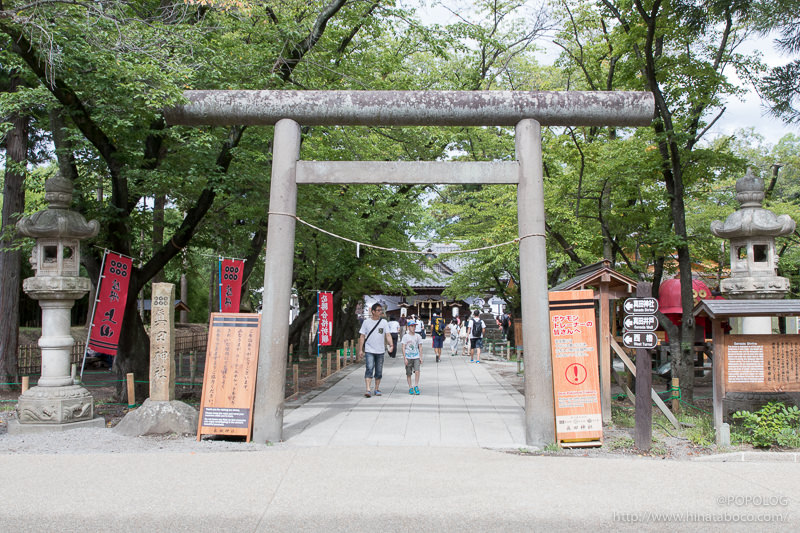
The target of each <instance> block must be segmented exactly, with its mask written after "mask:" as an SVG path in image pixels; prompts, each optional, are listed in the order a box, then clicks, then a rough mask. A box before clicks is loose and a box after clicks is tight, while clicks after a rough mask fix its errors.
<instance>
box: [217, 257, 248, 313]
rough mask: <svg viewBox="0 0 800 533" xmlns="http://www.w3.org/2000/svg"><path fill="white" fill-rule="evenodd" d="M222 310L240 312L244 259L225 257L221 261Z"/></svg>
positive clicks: (220, 289) (220, 288) (220, 287)
mask: <svg viewBox="0 0 800 533" xmlns="http://www.w3.org/2000/svg"><path fill="white" fill-rule="evenodd" d="M219 270H220V277H219V279H220V283H219V291H220V292H219V294H220V297H219V299H220V306H219V307H220V312H221V313H238V312H239V303H240V298H241V295H242V277H244V261H242V260H241V259H224V260H223V261H222V262H221V263H220V268H219Z"/></svg>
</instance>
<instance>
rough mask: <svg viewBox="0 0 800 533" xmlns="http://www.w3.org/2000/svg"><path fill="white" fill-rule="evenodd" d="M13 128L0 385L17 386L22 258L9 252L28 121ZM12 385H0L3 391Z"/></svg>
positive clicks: (1, 263)
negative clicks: (12, 384)
mask: <svg viewBox="0 0 800 533" xmlns="http://www.w3.org/2000/svg"><path fill="white" fill-rule="evenodd" d="M19 85H21V80H20V79H19V78H18V77H17V76H12V77H11V80H10V91H11V92H14V91H15V90H16V88H17V87H19ZM9 122H10V123H11V124H12V127H11V130H9V132H8V134H7V136H6V171H5V180H4V182H3V212H2V235H1V236H0V237H1V238H2V240H0V273H2V275H0V383H16V382H17V381H19V380H18V378H19V373H18V370H17V349H18V347H17V346H18V344H19V293H20V275H21V271H22V265H21V263H20V261H21V259H22V254H21V253H20V251H19V250H12V249H10V247H11V245H12V244H13V242H12V236H13V235H14V234H15V233H16V232H15V231H14V229H13V228H14V225H15V224H16V222H17V220H18V219H19V216H20V215H21V214H22V212H23V211H24V209H25V166H26V163H27V159H28V118H27V117H25V116H22V115H19V114H16V113H15V114H13V115H11V117H9ZM11 388H12V386H11V385H2V384H0V390H10V389H11Z"/></svg>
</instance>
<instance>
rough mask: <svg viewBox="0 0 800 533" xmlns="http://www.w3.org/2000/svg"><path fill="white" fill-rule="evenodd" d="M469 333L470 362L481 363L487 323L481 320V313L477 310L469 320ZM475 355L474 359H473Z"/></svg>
mask: <svg viewBox="0 0 800 533" xmlns="http://www.w3.org/2000/svg"><path fill="white" fill-rule="evenodd" d="M467 330H468V331H469V362H470V363H472V362H473V361H474V362H475V363H480V362H481V348H483V332H484V331H486V322H484V321H483V320H481V312H480V311H478V310H477V309H476V310H475V312H474V313H472V318H470V319H469V320H467ZM473 355H474V357H473Z"/></svg>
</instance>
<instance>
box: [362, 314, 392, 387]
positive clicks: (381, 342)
mask: <svg viewBox="0 0 800 533" xmlns="http://www.w3.org/2000/svg"><path fill="white" fill-rule="evenodd" d="M382 313H383V307H381V304H379V303H374V304H372V307H371V308H370V318H367V319H366V320H364V322H363V323H362V324H361V330H360V331H359V333H360V336H359V338H358V357H359V358H361V357H364V361H365V362H366V366H367V370H366V372H365V373H364V380H365V381H366V384H367V392H365V393H364V396H366V397H367V398H369V397H370V396H372V394H373V392H372V378H373V374H374V376H375V392H374V394H375V396H380V395H381V389H380V386H381V378H382V377H383V354H384V353H385V352H386V346H387V345H388V346H389V350H390V351H391V350H394V342H393V340H392V336H391V335H390V334H389V323H388V322H386V320H385V319H384V318H382V317H381V314H382Z"/></svg>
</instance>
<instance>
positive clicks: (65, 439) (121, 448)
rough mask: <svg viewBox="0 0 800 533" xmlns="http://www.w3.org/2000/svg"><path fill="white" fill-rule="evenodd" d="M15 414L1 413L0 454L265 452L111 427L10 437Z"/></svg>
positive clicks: (245, 446)
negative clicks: (135, 434) (129, 434)
mask: <svg viewBox="0 0 800 533" xmlns="http://www.w3.org/2000/svg"><path fill="white" fill-rule="evenodd" d="M11 418H16V416H15V415H14V412H13V411H2V412H0V454H11V453H14V454H19V453H22V454H94V453H159V452H191V453H206V452H242V451H256V450H259V449H263V448H264V446H263V445H257V444H255V443H252V442H249V443H247V442H237V441H232V440H220V439H212V438H204V439H203V440H202V441H201V442H197V440H196V438H195V437H194V436H183V435H175V434H172V435H162V436H152V435H148V436H145V437H125V436H122V435H118V434H116V433H115V432H114V430H113V429H112V428H84V429H73V430H70V431H62V432H52V433H31V434H25V435H9V434H8V421H9V420H10V419H11Z"/></svg>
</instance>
